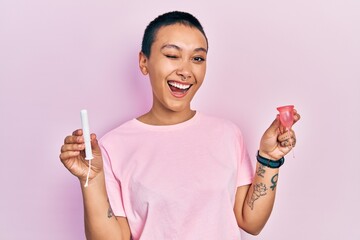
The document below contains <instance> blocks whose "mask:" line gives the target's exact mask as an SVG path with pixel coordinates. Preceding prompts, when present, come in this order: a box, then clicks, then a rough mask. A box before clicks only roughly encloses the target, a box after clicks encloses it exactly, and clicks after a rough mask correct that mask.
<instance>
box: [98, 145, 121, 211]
mask: <svg viewBox="0 0 360 240" xmlns="http://www.w3.org/2000/svg"><path fill="white" fill-rule="evenodd" d="M100 148H101V153H102V158H103V165H104V173H105V185H106V191H107V195H108V198H109V202H110V206H111V209H112V210H113V212H114V214H115V216H121V217H126V214H125V210H124V204H123V198H122V193H121V183H120V181H118V179H117V178H116V177H115V174H114V171H113V169H112V164H111V157H110V156H109V154H108V152H107V150H106V148H105V147H104V145H103V144H102V143H100Z"/></svg>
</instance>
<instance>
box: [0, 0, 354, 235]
mask: <svg viewBox="0 0 360 240" xmlns="http://www.w3.org/2000/svg"><path fill="white" fill-rule="evenodd" d="M170 10H184V11H189V12H191V13H193V14H194V15H195V16H197V17H198V18H199V19H200V20H201V22H202V23H203V25H204V28H205V31H206V33H207V35H208V38H209V46H210V49H209V55H208V71H207V76H206V81H205V83H204V85H203V87H202V89H201V90H200V92H199V94H198V95H197V96H196V99H195V101H194V104H193V107H194V108H195V109H198V110H200V111H202V112H205V113H210V114H214V115H217V116H221V117H225V118H229V119H231V120H233V121H234V122H236V123H237V124H238V125H239V126H240V127H241V129H242V130H243V133H244V135H245V138H246V142H247V145H248V150H249V151H250V153H253V154H254V155H255V152H256V149H257V148H258V143H259V140H260V137H261V134H262V132H263V131H264V130H265V129H266V128H267V126H268V125H269V124H270V123H271V121H272V120H273V118H274V117H275V115H276V107H277V106H279V105H285V104H294V105H295V106H296V107H297V109H298V111H299V112H300V113H301V114H302V120H301V121H300V122H299V123H298V124H296V126H295V127H294V129H295V130H296V132H297V136H298V145H297V147H296V149H295V159H293V158H292V153H290V154H289V156H288V157H287V160H286V164H285V165H284V166H283V167H282V168H281V175H280V177H279V183H278V194H277V200H276V203H275V206H274V211H273V214H272V216H271V218H270V220H269V222H268V224H267V225H266V227H265V228H264V230H263V232H262V233H261V234H260V235H259V236H257V237H253V236H249V235H247V234H245V233H244V234H243V239H245V240H253V239H268V240H271V239H277V240H290V239H291V240H304V239H317V240H318V239H326V240H339V239H349V240H352V239H360V231H359V226H360V221H359V215H360V205H359V202H360V187H359V184H360V177H359V169H360V157H359V156H360V155H359V153H358V149H359V144H360V141H359V134H360V128H359V123H360V47H359V46H360V44H359V43H360V14H359V13H360V2H359V1H357V0H352V1H351V0H305V1H300V0H295V1H286V0H281V1H227V0H222V1H213V2H210V1H208V0H201V1H196V2H195V1H184V0H183V1H162V0H153V1H138V0H133V1H114V0H106V1H95V0H90V1H85V0H77V1H74V0H61V1H60V0H53V1H48V0H33V1H25V0H3V1H1V2H0V119H1V120H0V121H1V125H0V133H1V139H0V141H1V143H0V148H1V150H0V154H1V155H0V156H1V160H0V161H1V165H0V166H1V173H0V183H1V197H0V239H4V240H13V239H16V240H20V239H36V240H48V239H52V240H57V239H59V240H60V239H61V240H64V239H70V240H71V239H74V240H75V239H76V240H77V239H84V234H83V232H84V229H83V209H82V200H81V193H80V187H79V183H78V181H77V179H76V178H75V177H73V176H71V175H70V173H68V172H67V171H66V170H65V168H64V167H63V166H62V164H61V163H60V161H59V159H58V155H59V149H60V146H61V145H62V142H63V138H64V137H65V136H66V135H68V134H70V133H71V132H72V131H73V130H74V129H76V128H79V127H80V116H79V111H80V110H81V109H83V108H87V109H88V111H89V117H90V127H91V130H92V131H93V132H96V133H97V134H98V135H99V136H101V135H103V134H104V133H105V132H107V131H108V130H110V129H112V128H113V127H115V126H117V125H118V124H120V123H122V122H123V121H125V120H127V119H130V118H133V117H136V116H138V115H139V114H141V113H143V112H144V111H146V110H148V109H149V106H150V102H151V92H150V88H149V83H148V79H147V78H145V77H143V76H142V75H141V74H140V73H139V70H138V66H137V61H138V52H139V49H140V43H141V37H142V34H143V30H144V28H145V26H146V25H147V24H148V22H149V21H150V20H152V19H153V18H154V17H155V16H157V15H159V14H161V13H163V12H165V11H170Z"/></svg>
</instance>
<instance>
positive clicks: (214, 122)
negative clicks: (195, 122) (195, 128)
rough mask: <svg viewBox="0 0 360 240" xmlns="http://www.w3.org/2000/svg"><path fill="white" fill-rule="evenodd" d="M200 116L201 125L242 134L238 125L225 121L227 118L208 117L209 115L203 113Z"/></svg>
mask: <svg viewBox="0 0 360 240" xmlns="http://www.w3.org/2000/svg"><path fill="white" fill-rule="evenodd" d="M199 115H200V123H201V124H206V125H210V127H212V128H221V129H222V130H224V131H231V132H236V133H237V132H239V133H241V131H240V128H239V127H238V125H237V124H236V123H234V122H233V121H231V120H229V119H225V118H222V117H218V116H212V115H207V114H203V113H201V114H199Z"/></svg>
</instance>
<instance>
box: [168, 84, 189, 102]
mask: <svg viewBox="0 0 360 240" xmlns="http://www.w3.org/2000/svg"><path fill="white" fill-rule="evenodd" d="M167 83H168V85H169V88H170V91H171V94H172V95H173V96H174V97H177V98H181V97H184V96H185V95H186V93H187V92H188V91H189V89H190V88H191V86H192V84H189V83H180V82H176V81H168V82H167Z"/></svg>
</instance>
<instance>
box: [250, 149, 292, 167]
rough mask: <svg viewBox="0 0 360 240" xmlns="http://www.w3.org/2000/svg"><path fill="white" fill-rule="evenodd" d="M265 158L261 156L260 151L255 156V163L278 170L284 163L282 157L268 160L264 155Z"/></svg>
mask: <svg viewBox="0 0 360 240" xmlns="http://www.w3.org/2000/svg"><path fill="white" fill-rule="evenodd" d="M265 156H266V157H265ZM265 156H264V155H262V154H261V152H260V150H259V151H258V153H257V156H256V159H257V161H258V162H259V163H260V164H262V165H263V166H265V167H269V168H280V167H281V166H282V165H283V164H284V162H285V158H284V157H282V158H280V159H275V160H274V158H271V157H269V158H268V157H267V155H265Z"/></svg>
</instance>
